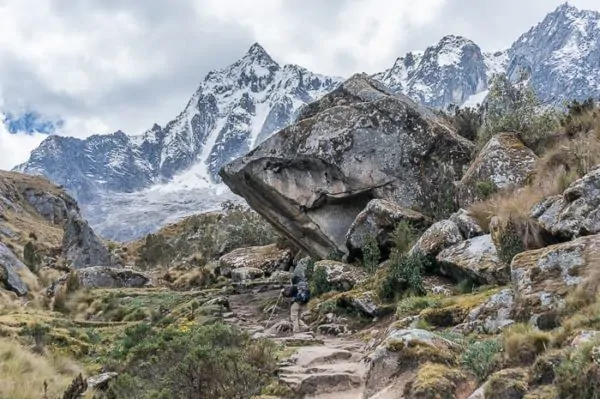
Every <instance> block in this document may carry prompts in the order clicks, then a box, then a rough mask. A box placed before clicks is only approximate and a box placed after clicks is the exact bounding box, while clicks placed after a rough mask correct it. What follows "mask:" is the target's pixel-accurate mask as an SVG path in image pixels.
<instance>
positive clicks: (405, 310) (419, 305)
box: [396, 296, 440, 319]
mask: <svg viewBox="0 0 600 399" xmlns="http://www.w3.org/2000/svg"><path fill="white" fill-rule="evenodd" d="M439 304H440V298H437V297H429V296H409V297H407V298H404V299H402V300H400V301H399V302H398V304H397V305H396V317H397V318H399V319H401V318H404V317H408V316H415V315H417V314H419V313H420V312H421V311H422V310H424V309H427V308H437V307H438V306H439Z"/></svg>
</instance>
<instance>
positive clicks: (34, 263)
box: [23, 241, 41, 274]
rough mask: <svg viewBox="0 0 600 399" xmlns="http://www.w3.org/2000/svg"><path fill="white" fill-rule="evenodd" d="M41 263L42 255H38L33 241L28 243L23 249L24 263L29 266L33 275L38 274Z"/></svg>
mask: <svg viewBox="0 0 600 399" xmlns="http://www.w3.org/2000/svg"><path fill="white" fill-rule="evenodd" d="M40 262H41V259H40V255H38V253H37V251H36V248H35V245H34V244H33V242H32V241H28V242H27V244H25V246H24V247H23V263H25V265H27V267H28V268H29V270H31V272H32V273H34V274H37V272H38V269H39V267H40Z"/></svg>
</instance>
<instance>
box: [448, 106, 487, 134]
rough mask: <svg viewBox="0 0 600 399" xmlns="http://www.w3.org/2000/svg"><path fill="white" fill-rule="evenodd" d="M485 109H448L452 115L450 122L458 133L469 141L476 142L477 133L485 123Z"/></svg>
mask: <svg viewBox="0 0 600 399" xmlns="http://www.w3.org/2000/svg"><path fill="white" fill-rule="evenodd" d="M482 111H483V107H481V106H479V107H473V108H471V107H466V108H461V107H458V106H456V105H451V106H449V107H448V112H449V113H450V116H451V117H450V121H451V123H452V125H453V126H454V128H455V129H456V132H457V133H458V134H459V135H461V136H462V137H464V138H466V139H467V140H471V141H475V140H476V139H477V132H478V131H479V128H480V127H481V123H482V121H483V114H482Z"/></svg>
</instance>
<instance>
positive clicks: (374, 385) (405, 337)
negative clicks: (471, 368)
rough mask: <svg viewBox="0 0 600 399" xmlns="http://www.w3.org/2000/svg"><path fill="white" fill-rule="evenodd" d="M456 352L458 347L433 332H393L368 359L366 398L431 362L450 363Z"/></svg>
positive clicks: (413, 330)
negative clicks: (398, 377)
mask: <svg viewBox="0 0 600 399" xmlns="http://www.w3.org/2000/svg"><path fill="white" fill-rule="evenodd" d="M456 349H458V345H457V344H455V343H453V342H452V341H450V340H448V339H446V338H443V337H442V336H440V335H437V334H435V333H433V332H430V331H426V330H418V329H401V330H391V331H390V332H389V333H388V334H387V336H386V338H385V339H384V340H383V341H382V342H381V343H380V344H379V345H378V346H377V347H376V348H375V350H374V351H373V352H372V353H370V354H369V356H368V358H367V375H366V377H365V385H366V386H365V397H367V398H368V397H371V396H372V395H374V394H375V393H377V392H379V391H381V390H382V389H383V388H385V387H386V386H388V385H390V383H392V381H393V380H394V378H395V377H397V376H398V374H399V373H400V372H402V371H411V372H412V371H413V370H416V369H417V368H418V366H419V364H422V363H425V362H429V361H431V362H436V361H440V362H441V363H443V362H448V361H451V359H453V358H454V356H455V354H454V352H455V351H456Z"/></svg>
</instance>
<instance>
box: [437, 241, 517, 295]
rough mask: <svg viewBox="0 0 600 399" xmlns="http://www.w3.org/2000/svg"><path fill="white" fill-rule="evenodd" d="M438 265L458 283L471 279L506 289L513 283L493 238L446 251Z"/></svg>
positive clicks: (457, 245) (456, 246)
mask: <svg viewBox="0 0 600 399" xmlns="http://www.w3.org/2000/svg"><path fill="white" fill-rule="evenodd" d="M436 261H437V262H438V263H439V264H440V271H441V272H442V274H444V275H446V276H449V277H452V278H453V279H454V280H456V281H460V280H462V279H465V278H467V279H470V280H473V281H475V282H477V283H478V284H485V285H504V284H508V283H509V281H510V267H509V266H508V265H506V264H504V263H503V262H501V261H500V259H499V258H498V253H497V252H496V247H495V246H494V243H493V242H492V237H491V236H490V235H489V234H487V235H484V236H479V237H475V238H471V239H469V240H466V241H463V242H461V243H459V244H456V245H453V246H451V247H449V248H446V249H444V250H443V251H442V252H440V253H439V254H438V256H437V257H436Z"/></svg>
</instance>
